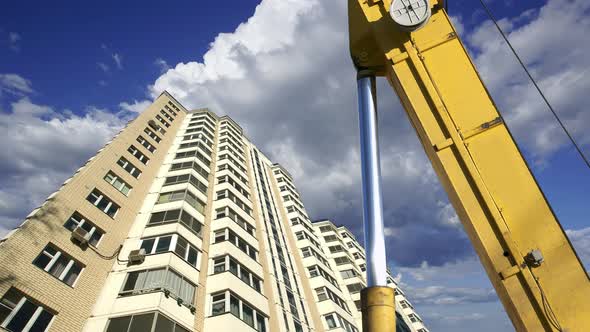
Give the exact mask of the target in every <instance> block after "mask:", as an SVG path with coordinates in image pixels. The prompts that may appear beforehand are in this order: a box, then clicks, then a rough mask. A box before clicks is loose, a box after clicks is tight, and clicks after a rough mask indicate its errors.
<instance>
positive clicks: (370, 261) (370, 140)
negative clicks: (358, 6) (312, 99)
mask: <svg viewBox="0 0 590 332" xmlns="http://www.w3.org/2000/svg"><path fill="white" fill-rule="evenodd" d="M375 84H376V83H375V75H374V74H373V73H372V72H367V71H360V72H359V73H358V77H357V85H358V104H359V127H360V143H361V144H360V145H361V169H362V182H363V183H362V187H363V228H364V238H365V248H366V250H367V287H374V286H386V285H387V260H386V258H385V235H384V229H383V200H382V197H381V167H380V164H379V137H378V135H377V103H376V86H375Z"/></svg>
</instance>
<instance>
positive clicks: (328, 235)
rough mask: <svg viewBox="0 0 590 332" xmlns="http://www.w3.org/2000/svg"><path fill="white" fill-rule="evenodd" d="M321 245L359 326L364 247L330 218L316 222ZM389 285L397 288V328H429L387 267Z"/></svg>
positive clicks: (360, 322)
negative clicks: (353, 309) (353, 310)
mask: <svg viewBox="0 0 590 332" xmlns="http://www.w3.org/2000/svg"><path fill="white" fill-rule="evenodd" d="M313 227H314V231H315V232H316V234H317V235H318V238H319V242H320V244H321V248H322V249H323V251H324V253H325V254H326V256H327V258H328V261H329V262H330V263H331V264H332V268H333V271H334V272H335V276H336V279H337V281H338V283H339V284H340V285H342V289H343V291H344V292H345V293H346V295H345V298H346V299H347V300H348V305H349V306H351V307H353V308H355V312H354V313H353V316H354V319H355V323H356V324H357V326H362V319H361V312H360V310H361V298H360V291H361V289H363V288H364V287H365V286H366V283H367V282H366V270H367V265H366V260H365V259H366V258H365V249H364V248H363V247H362V246H361V245H360V243H359V242H358V241H357V240H356V238H355V236H354V235H353V234H352V232H350V231H349V230H348V229H347V228H346V227H344V226H339V227H338V226H336V225H335V224H334V223H333V222H332V221H330V220H317V221H314V222H313ZM387 283H388V286H390V287H393V288H395V309H396V314H397V321H396V323H397V331H403V332H406V331H416V332H427V331H428V329H427V328H426V327H425V326H424V322H423V321H422V319H421V318H420V316H419V315H418V313H417V312H416V311H415V309H414V307H413V306H412V304H411V303H410V301H409V300H408V298H407V297H406V295H405V293H404V292H403V291H402V290H401V288H400V287H399V286H398V284H397V283H396V281H395V280H394V278H393V277H392V275H391V272H390V271H388V276H387Z"/></svg>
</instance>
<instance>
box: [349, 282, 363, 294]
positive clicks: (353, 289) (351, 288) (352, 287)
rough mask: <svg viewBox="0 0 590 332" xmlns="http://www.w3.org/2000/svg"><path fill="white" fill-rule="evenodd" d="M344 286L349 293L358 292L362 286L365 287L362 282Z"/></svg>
mask: <svg viewBox="0 0 590 332" xmlns="http://www.w3.org/2000/svg"><path fill="white" fill-rule="evenodd" d="M346 288H348V291H349V292H350V293H351V294H354V293H358V292H360V291H361V290H362V289H363V288H365V285H363V284H362V283H360V282H358V283H356V284H350V285H346Z"/></svg>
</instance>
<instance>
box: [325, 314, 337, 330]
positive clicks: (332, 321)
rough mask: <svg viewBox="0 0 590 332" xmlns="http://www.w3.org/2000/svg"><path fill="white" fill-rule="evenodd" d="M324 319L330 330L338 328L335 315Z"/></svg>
mask: <svg viewBox="0 0 590 332" xmlns="http://www.w3.org/2000/svg"><path fill="white" fill-rule="evenodd" d="M324 319H326V324H328V328H329V329H333V328H335V327H336V326H337V325H336V320H335V319H334V316H333V315H326V316H324Z"/></svg>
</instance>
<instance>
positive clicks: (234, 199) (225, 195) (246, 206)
mask: <svg viewBox="0 0 590 332" xmlns="http://www.w3.org/2000/svg"><path fill="white" fill-rule="evenodd" d="M225 198H227V199H229V200H230V201H232V202H234V203H235V204H236V205H237V206H238V207H239V208H240V209H242V211H244V212H246V213H247V214H248V215H249V216H251V215H252V208H250V206H249V204H246V203H244V202H243V201H242V200H241V199H239V198H238V197H237V196H236V195H235V194H234V193H233V192H231V191H229V190H227V189H226V190H220V191H218V192H217V200H220V199H225Z"/></svg>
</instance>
